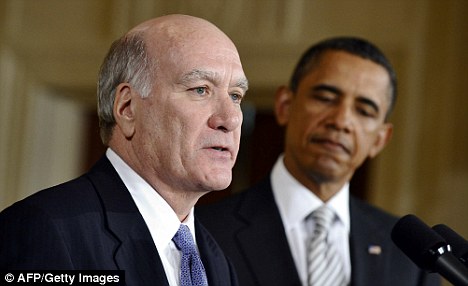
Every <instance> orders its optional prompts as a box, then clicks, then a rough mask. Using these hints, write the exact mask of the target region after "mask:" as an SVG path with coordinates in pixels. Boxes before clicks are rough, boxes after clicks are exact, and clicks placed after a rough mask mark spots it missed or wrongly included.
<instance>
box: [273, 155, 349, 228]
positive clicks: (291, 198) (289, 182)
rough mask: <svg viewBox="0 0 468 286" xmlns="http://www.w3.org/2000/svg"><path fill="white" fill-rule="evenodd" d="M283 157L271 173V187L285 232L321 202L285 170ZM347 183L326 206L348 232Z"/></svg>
mask: <svg viewBox="0 0 468 286" xmlns="http://www.w3.org/2000/svg"><path fill="white" fill-rule="evenodd" d="M283 159H284V155H281V156H280V157H279V158H278V160H277V161H276V163H275V165H274V167H273V170H272V172H271V185H272V189H273V195H274V197H275V201H276V204H277V205H278V209H279V212H280V214H281V217H282V218H283V221H284V224H285V228H286V229H287V230H289V229H291V228H293V227H295V226H296V225H297V224H300V223H302V222H303V221H304V219H305V218H306V217H307V216H308V215H309V214H310V213H311V212H313V211H314V210H316V209H317V208H319V207H320V206H321V205H323V202H322V201H321V200H320V199H319V198H318V197H317V196H316V195H315V194H314V193H313V192H311V191H310V190H309V189H307V188H306V187H305V186H304V185H302V184H301V183H300V182H299V181H297V180H296V179H295V178H294V177H293V176H292V175H291V174H290V173H289V172H288V170H287V169H286V167H285V165H284V162H283ZM348 202H349V183H346V184H345V185H344V186H343V188H342V189H341V190H340V191H339V192H338V193H337V194H336V195H335V196H333V197H332V198H331V199H330V200H329V201H328V202H327V205H328V206H329V207H330V208H332V209H333V210H334V211H335V213H336V215H337V216H338V218H339V220H340V221H341V222H342V223H343V225H344V226H345V227H346V229H347V231H348V232H349V230H350V217H349V203H348Z"/></svg>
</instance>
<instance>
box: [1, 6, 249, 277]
mask: <svg viewBox="0 0 468 286" xmlns="http://www.w3.org/2000/svg"><path fill="white" fill-rule="evenodd" d="M247 87H248V83H247V79H246V77H245V75H244V72H243V69H242V65H241V61H240V58H239V55H238V52H237V50H236V47H235V46H234V44H233V43H232V41H231V40H230V39H229V38H228V37H227V36H226V35H225V34H224V33H223V32H222V31H220V30H219V29H218V28H217V27H215V26H214V25H213V24H211V23H209V22H207V21H205V20H202V19H199V18H195V17H191V16H186V15H168V16H163V17H160V18H156V19H152V20H149V21H147V22H144V23H142V24H140V25H138V26H137V27H135V28H133V29H132V30H130V31H129V32H128V33H127V34H126V35H124V36H123V37H122V38H121V39H119V40H117V41H116V42H114V44H113V45H112V47H111V49H110V51H109V53H108V54H107V57H106V58H105V60H104V63H103V65H102V67H101V71H100V77H99V84H98V114H99V119H100V127H101V137H102V140H103V142H104V144H106V145H107V146H108V147H109V148H108V149H107V152H106V155H105V156H103V157H102V158H101V159H100V160H99V162H97V164H96V165H95V166H94V167H93V168H92V169H91V170H90V171H89V172H88V173H86V174H84V175H83V176H81V177H79V178H77V179H75V180H73V181H70V182H66V183H64V184H61V185H59V186H55V187H52V188H50V189H47V190H44V191H41V192H38V193H36V194H34V195H32V196H31V197H29V198H26V199H25V200H23V201H20V202H18V203H16V204H14V205H13V206H11V207H9V208H8V209H6V210H5V211H3V212H2V213H1V214H0V269H30V270H34V269H87V270H89V269H107V270H111V269H120V270H125V277H126V283H127V285H207V284H208V283H209V284H210V285H235V284H236V278H235V275H234V274H233V269H232V268H231V266H230V264H229V262H228V261H227V259H226V257H225V256H224V254H223V253H222V251H221V250H220V248H219V247H218V246H217V244H216V243H215V242H214V240H213V239H212V238H211V236H210V235H209V233H208V232H207V231H206V230H205V229H204V228H203V226H202V225H201V224H200V223H199V222H198V221H197V220H196V219H195V218H194V215H193V206H194V205H195V203H196V202H197V200H198V199H199V198H200V197H201V196H203V195H204V194H206V193H208V192H210V191H215V190H222V189H225V188H226V187H227V186H228V185H229V184H230V182H231V170H232V167H233V165H234V163H235V160H236V156H237V152H238V148H239V140H240V132H241V124H242V113H241V109H240V103H241V100H242V98H243V97H244V95H245V93H246V90H247Z"/></svg>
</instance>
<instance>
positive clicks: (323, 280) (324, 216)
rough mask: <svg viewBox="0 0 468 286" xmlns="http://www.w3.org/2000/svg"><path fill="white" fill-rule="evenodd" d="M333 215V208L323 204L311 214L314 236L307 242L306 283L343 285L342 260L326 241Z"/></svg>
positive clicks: (318, 285) (312, 285) (331, 285)
mask: <svg viewBox="0 0 468 286" xmlns="http://www.w3.org/2000/svg"><path fill="white" fill-rule="evenodd" d="M334 217H335V213H334V212H333V210H331V209H330V208H328V207H327V206H325V205H323V206H322V207H320V208H318V209H317V210H315V211H314V212H312V214H311V218H312V219H313V220H314V223H315V230H314V236H313V237H312V239H311V241H310V244H309V253H308V285H309V286H343V285H346V279H345V275H344V271H343V265H342V261H341V260H340V257H339V256H338V252H337V250H336V248H335V245H333V244H330V245H329V244H328V243H327V236H328V231H329V230H330V227H331V224H332V222H333V219H334Z"/></svg>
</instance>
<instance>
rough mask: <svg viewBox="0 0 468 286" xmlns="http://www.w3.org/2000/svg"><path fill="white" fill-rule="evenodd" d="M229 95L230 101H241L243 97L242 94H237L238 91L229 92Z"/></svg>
mask: <svg viewBox="0 0 468 286" xmlns="http://www.w3.org/2000/svg"><path fill="white" fill-rule="evenodd" d="M230 96H231V99H232V101H234V102H237V103H241V101H242V98H244V97H243V96H242V94H239V93H232V94H230Z"/></svg>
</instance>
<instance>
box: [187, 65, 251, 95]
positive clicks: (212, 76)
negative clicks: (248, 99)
mask: <svg viewBox="0 0 468 286" xmlns="http://www.w3.org/2000/svg"><path fill="white" fill-rule="evenodd" d="M219 78H220V77H219V75H218V74H217V73H216V72H212V71H206V70H200V69H194V70H191V71H189V72H187V73H185V74H183V75H182V78H181V83H182V84H188V83H191V82H193V81H197V80H207V81H209V82H212V83H216V82H218V81H220V79H219ZM234 87H238V88H240V89H242V90H243V91H244V93H245V92H247V90H248V89H249V81H248V80H247V78H245V77H243V78H241V79H239V80H238V81H237V82H236V83H235V84H234Z"/></svg>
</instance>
